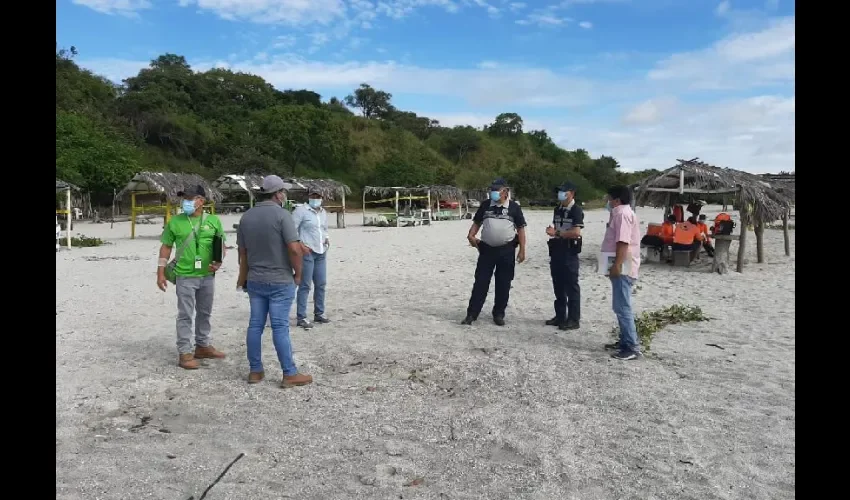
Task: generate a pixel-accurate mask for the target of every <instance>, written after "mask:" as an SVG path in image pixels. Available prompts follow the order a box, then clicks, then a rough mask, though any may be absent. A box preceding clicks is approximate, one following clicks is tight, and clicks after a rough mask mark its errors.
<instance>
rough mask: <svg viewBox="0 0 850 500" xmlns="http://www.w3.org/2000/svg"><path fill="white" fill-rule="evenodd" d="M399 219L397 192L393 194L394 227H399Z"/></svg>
mask: <svg viewBox="0 0 850 500" xmlns="http://www.w3.org/2000/svg"><path fill="white" fill-rule="evenodd" d="M398 219H399V217H398V191H396V192H395V227H400V226H399V220H398Z"/></svg>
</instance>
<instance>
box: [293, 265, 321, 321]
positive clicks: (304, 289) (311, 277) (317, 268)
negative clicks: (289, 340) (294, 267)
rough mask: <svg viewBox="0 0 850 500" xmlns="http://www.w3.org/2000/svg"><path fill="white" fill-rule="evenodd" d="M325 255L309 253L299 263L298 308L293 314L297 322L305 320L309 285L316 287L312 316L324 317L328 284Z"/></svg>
mask: <svg viewBox="0 0 850 500" xmlns="http://www.w3.org/2000/svg"><path fill="white" fill-rule="evenodd" d="M327 255H328V252H327V251H326V252H325V253H315V252H310V253H308V254H306V255H304V258H303V260H302V261H301V262H302V264H301V285H300V286H299V287H298V306H297V307H296V311H295V314H296V316H297V317H298V319H299V320H302V319H306V318H307V298H308V297H309V296H310V283H311V282H312V283H313V284H314V285H315V286H316V291H315V293H314V294H313V316H322V317H323V316H324V315H325V285H327V284H328V266H327V261H328V259H327Z"/></svg>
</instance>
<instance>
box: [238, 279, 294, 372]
mask: <svg viewBox="0 0 850 500" xmlns="http://www.w3.org/2000/svg"><path fill="white" fill-rule="evenodd" d="M294 298H295V283H259V282H256V281H249V282H248V299H249V300H250V304H251V316H250V319H249V320H248V338H247V339H246V341H245V342H246V344H247V347H248V366H249V367H250V370H251V372H252V373H256V372H261V371H263V330H264V329H265V327H266V318H269V319H270V320H271V325H272V342H274V349H275V351H277V359H278V361H280V367H281V368H282V369H283V374H284V375H286V376H289V375H295V374H297V373H298V368H296V366H295V359H294V358H293V357H292V342H291V341H290V340H289V312H290V311H291V310H292V299H294Z"/></svg>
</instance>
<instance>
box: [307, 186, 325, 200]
mask: <svg viewBox="0 0 850 500" xmlns="http://www.w3.org/2000/svg"><path fill="white" fill-rule="evenodd" d="M313 194H317V195H319V196H321V197H322V198H324V197H325V194H324V193H322V190H321V189H319V188H318V187H311V188H308V189H307V196H310V195H313Z"/></svg>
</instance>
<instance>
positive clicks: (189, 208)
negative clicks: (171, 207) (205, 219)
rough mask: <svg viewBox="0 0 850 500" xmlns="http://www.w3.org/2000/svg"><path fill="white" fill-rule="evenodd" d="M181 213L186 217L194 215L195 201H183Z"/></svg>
mask: <svg viewBox="0 0 850 500" xmlns="http://www.w3.org/2000/svg"><path fill="white" fill-rule="evenodd" d="M183 213H184V214H186V215H192V214H193V213H195V200H183Z"/></svg>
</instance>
